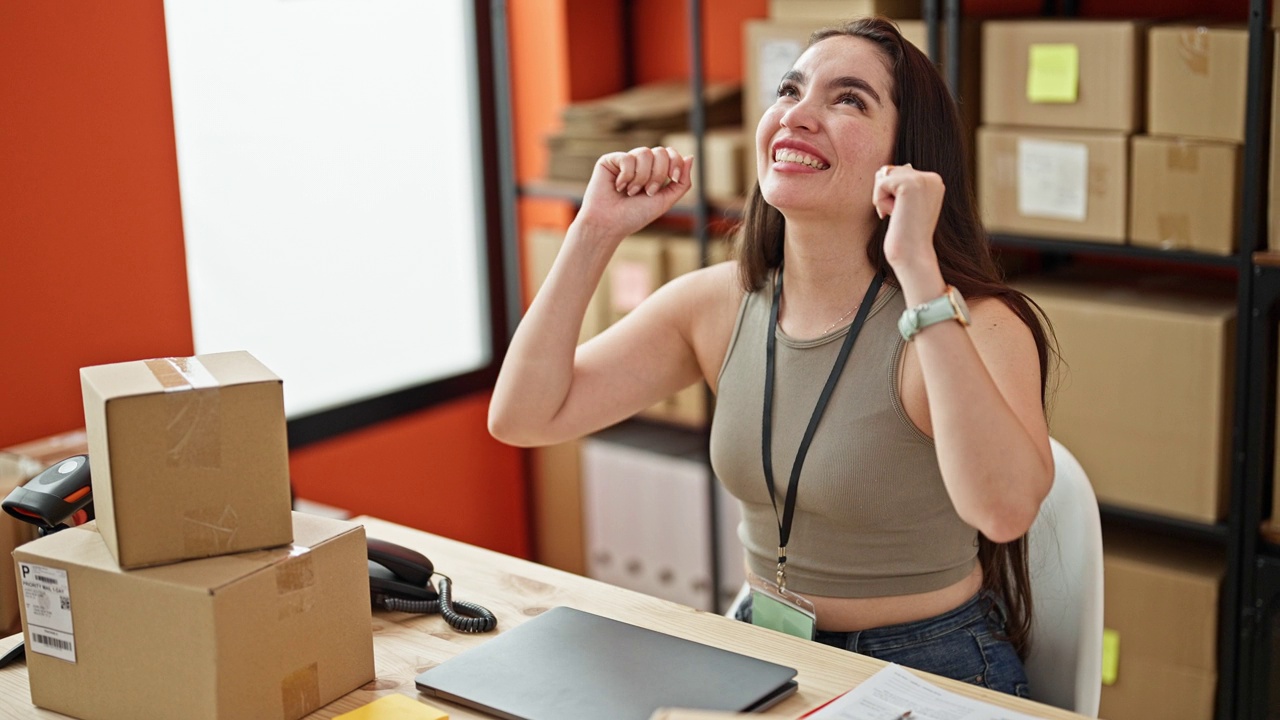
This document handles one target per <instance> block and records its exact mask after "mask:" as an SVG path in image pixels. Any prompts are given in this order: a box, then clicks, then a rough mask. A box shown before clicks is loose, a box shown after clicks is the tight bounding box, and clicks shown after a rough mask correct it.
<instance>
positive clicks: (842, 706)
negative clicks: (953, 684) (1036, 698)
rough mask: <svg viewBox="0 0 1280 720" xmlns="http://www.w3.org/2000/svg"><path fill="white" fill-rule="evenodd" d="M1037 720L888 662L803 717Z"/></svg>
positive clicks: (836, 719)
mask: <svg viewBox="0 0 1280 720" xmlns="http://www.w3.org/2000/svg"><path fill="white" fill-rule="evenodd" d="M907 711H910V712H911V714H910V715H908V716H907V717H908V718H909V720H1036V718H1035V717H1034V716H1032V715H1024V714H1023V713H1020V712H1014V711H1013V710H1006V709H1004V708H1002V707H999V706H998V705H992V704H991V703H986V702H982V701H981V700H973V699H971V698H967V697H965V696H963V695H958V694H956V693H953V692H950V691H949V690H943V689H942V688H940V687H938V686H937V685H934V684H932V683H930V682H928V681H927V680H922V679H921V678H919V677H917V676H915V675H913V674H911V673H909V672H907V670H906V669H904V668H903V667H902V666H901V665H888V666H887V667H885V668H884V669H882V670H881V671H880V672H878V673H876V674H875V675H872V676H871V677H869V678H867V680H866V681H865V682H863V683H862V684H861V685H858V686H857V687H855V688H854V689H852V690H850V691H849V692H847V693H845V694H844V695H841V696H840V697H838V698H836V699H835V700H832V701H831V702H829V703H827V704H826V705H823V706H822V707H820V708H818V709H817V710H814V711H813V712H811V713H809V714H807V715H804V716H802V717H804V718H806V720H899V718H901V717H902V716H903V713H906V712H907Z"/></svg>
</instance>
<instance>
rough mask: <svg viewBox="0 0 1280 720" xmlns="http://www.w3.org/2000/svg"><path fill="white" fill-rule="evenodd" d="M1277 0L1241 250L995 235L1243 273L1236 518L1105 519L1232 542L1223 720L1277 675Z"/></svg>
mask: <svg viewBox="0 0 1280 720" xmlns="http://www.w3.org/2000/svg"><path fill="white" fill-rule="evenodd" d="M1055 5H1056V3H1054V2H1053V1H1052V0H1045V2H1044V3H1043V14H1045V15H1054V14H1061V15H1067V16H1073V15H1076V14H1078V4H1077V3H1076V2H1074V1H1073V0H1063V1H1062V3H1061V5H1060V6H1058V7H1056V8H1055ZM945 6H946V8H945V15H946V21H947V26H948V36H947V39H948V42H947V45H946V50H947V58H946V62H947V68H948V82H949V83H950V85H951V87H952V90H953V92H954V91H955V89H956V88H957V87H958V86H959V85H958V82H957V80H956V78H957V75H956V73H958V67H959V61H960V47H959V27H958V26H959V17H960V12H959V10H960V0H945ZM1269 6H1270V2H1268V0H1250V3H1249V64H1248V68H1249V69H1248V72H1249V79H1248V96H1247V100H1246V102H1247V108H1246V126H1245V145H1244V147H1245V149H1246V151H1245V152H1244V155H1243V157H1244V160H1243V179H1242V186H1241V187H1242V195H1243V201H1242V205H1241V216H1240V226H1239V236H1238V250H1237V252H1236V254H1235V255H1230V256H1216V255H1206V254H1202V253H1192V252H1166V251H1162V250H1158V249H1151V248H1138V247H1132V246H1127V245H1111V244H1104V243H1089V242H1085V243H1080V242H1077V241H1067V240H1061V239H1056V240H1055V239H1051V238H1028V237H1016V236H1009V235H996V236H994V237H992V243H993V244H994V245H996V246H997V247H1005V248H1013V249H1017V250H1021V251H1031V252H1037V253H1043V254H1046V255H1050V256H1068V257H1069V256H1075V255H1083V256H1094V257H1105V258H1116V259H1125V260H1142V261H1155V262H1161V263H1170V264H1176V265H1183V266H1191V267H1199V268H1218V269H1225V270H1230V269H1234V270H1235V275H1236V292H1237V307H1238V321H1237V339H1236V368H1235V388H1234V397H1233V400H1234V402H1233V406H1234V409H1233V413H1232V443H1231V474H1230V482H1231V486H1230V500H1229V507H1228V516H1227V520H1226V521H1225V522H1223V523H1218V524H1215V525H1204V524H1201V523H1192V522H1187V521H1184V520H1179V519H1175V518H1168V517H1163V516H1160V515H1154V514H1150V513H1143V512H1137V511H1133V510H1129V509H1126V508H1119V507H1114V506H1106V505H1104V506H1103V507H1102V515H1103V520H1104V523H1108V524H1115V525H1123V526H1125V527H1129V528H1132V529H1135V530H1139V531H1141V532H1146V533H1151V534H1153V535H1159V536H1168V537H1182V538H1187V539H1191V540H1197V541H1200V542H1204V543H1206V544H1209V545H1211V546H1218V547H1222V548H1223V549H1224V557H1225V562H1226V573H1225V579H1224V582H1223V587H1222V595H1221V606H1220V614H1219V635H1218V637H1219V641H1220V642H1219V647H1218V698H1217V712H1216V715H1217V717H1218V718H1219V720H1228V719H1231V718H1238V719H1239V720H1263V719H1264V718H1266V717H1267V716H1268V707H1267V705H1268V702H1269V701H1270V692H1271V691H1269V690H1268V683H1269V679H1270V678H1269V676H1270V673H1271V663H1270V653H1271V643H1272V633H1273V632H1276V630H1277V628H1273V627H1272V622H1271V616H1272V615H1274V614H1276V613H1277V611H1280V547H1276V546H1270V547H1263V544H1262V543H1260V540H1259V527H1260V524H1261V521H1262V514H1263V507H1264V503H1263V500H1264V499H1265V498H1266V496H1267V494H1268V487H1269V483H1268V480H1269V479H1270V476H1271V472H1272V471H1271V468H1272V461H1273V457H1274V452H1275V447H1274V444H1275V411H1276V348H1277V340H1276V335H1277V322H1278V321H1280V314H1278V310H1277V307H1278V306H1280V256H1273V255H1270V254H1255V253H1257V251H1259V250H1260V249H1261V248H1262V247H1263V246H1264V245H1265V241H1266V233H1267V224H1266V219H1267V217H1266V216H1267V198H1268V195H1267V181H1268V168H1267V158H1268V157H1269V155H1268V149H1269V145H1270V126H1271V125H1270V117H1271V87H1272V85H1271V68H1272V48H1273V43H1274V41H1273V31H1272V29H1271V26H1270V7H1269ZM923 8H924V10H925V12H926V16H925V19H926V22H927V23H929V28H930V38H931V39H932V38H933V37H936V33H937V31H936V29H935V28H934V25H935V24H937V23H938V22H939V17H938V9H937V2H936V0H925V2H924V3H923Z"/></svg>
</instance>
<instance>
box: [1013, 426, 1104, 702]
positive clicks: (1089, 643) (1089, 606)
mask: <svg viewBox="0 0 1280 720" xmlns="http://www.w3.org/2000/svg"><path fill="white" fill-rule="evenodd" d="M1050 443H1051V444H1052V446H1053V461H1054V466H1055V470H1054V476H1053V488H1052V489H1051V490H1050V491H1049V496H1048V497H1047V498H1045V501H1044V503H1043V504H1042V505H1041V506H1040V513H1039V514H1038V515H1037V516H1036V519H1035V522H1034V523H1032V525H1031V530H1030V531H1029V532H1028V534H1027V544H1028V550H1027V551H1028V555H1029V569H1030V575H1031V600H1032V618H1031V655H1030V656H1029V657H1028V658H1027V662H1026V669H1027V680H1028V682H1029V683H1030V685H1031V697H1032V698H1033V699H1035V700H1038V701H1039V702H1043V703H1046V704H1049V705H1054V706H1056V707H1060V708H1064V709H1067V710H1072V711H1074V712H1077V713H1080V714H1081V715H1087V716H1089V717H1097V716H1098V701H1099V698H1100V696H1101V693H1102V526H1101V521H1100V520H1099V516H1098V499H1097V497H1096V496H1095V495H1094V493H1093V487H1092V486H1091V485H1090V484H1089V478H1088V476H1086V475H1085V472H1084V468H1082V467H1081V466H1080V463H1079V462H1078V461H1076V459H1075V456H1073V455H1072V454H1071V452H1070V451H1068V450H1067V449H1066V448H1065V447H1063V445H1062V443H1059V442H1058V441H1057V440H1054V439H1050Z"/></svg>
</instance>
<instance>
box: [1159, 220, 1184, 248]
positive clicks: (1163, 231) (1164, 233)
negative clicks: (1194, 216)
mask: <svg viewBox="0 0 1280 720" xmlns="http://www.w3.org/2000/svg"><path fill="white" fill-rule="evenodd" d="M1156 232H1157V233H1159V235H1160V246H1161V247H1163V248H1165V249H1169V248H1175V247H1186V246H1187V245H1188V244H1190V242H1191V215H1190V214H1189V213H1159V214H1157V215H1156Z"/></svg>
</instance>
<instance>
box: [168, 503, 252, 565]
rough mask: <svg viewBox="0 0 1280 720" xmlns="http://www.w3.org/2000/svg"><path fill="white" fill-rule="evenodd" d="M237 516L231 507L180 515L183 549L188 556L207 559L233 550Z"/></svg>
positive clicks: (203, 509) (237, 521)
mask: <svg viewBox="0 0 1280 720" xmlns="http://www.w3.org/2000/svg"><path fill="white" fill-rule="evenodd" d="M239 527H240V516H239V515H238V514H237V513H236V509H235V508H234V507H232V506H230V505H222V506H219V507H217V508H193V509H191V510H187V511H186V512H184V513H183V514H182V547H183V550H184V551H185V553H186V555H187V556H188V557H209V556H212V555H222V554H224V553H227V552H230V551H231V550H232V548H234V547H235V540H236V530H238V529H239Z"/></svg>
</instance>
